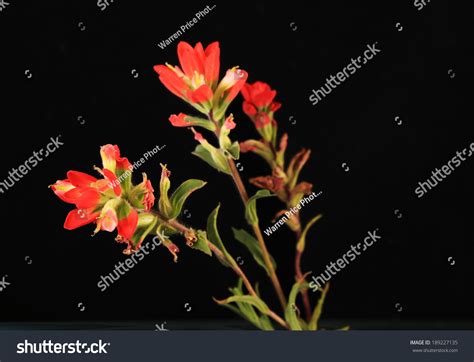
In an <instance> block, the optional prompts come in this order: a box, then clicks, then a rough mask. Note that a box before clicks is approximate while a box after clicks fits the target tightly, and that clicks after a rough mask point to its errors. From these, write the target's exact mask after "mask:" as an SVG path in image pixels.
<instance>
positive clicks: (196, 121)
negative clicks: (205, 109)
mask: <svg viewBox="0 0 474 362" xmlns="http://www.w3.org/2000/svg"><path fill="white" fill-rule="evenodd" d="M185 121H186V122H188V123H189V126H198V127H203V128H205V129H207V130H209V131H211V132H214V131H215V130H216V125H215V124H214V123H213V122H211V121H209V120H208V119H204V118H199V117H193V116H186V117H185Z"/></svg>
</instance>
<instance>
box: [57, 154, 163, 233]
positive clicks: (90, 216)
mask: <svg viewBox="0 0 474 362" xmlns="http://www.w3.org/2000/svg"><path fill="white" fill-rule="evenodd" d="M100 154H101V157H102V164H103V168H102V169H99V168H96V170H97V171H99V173H100V174H101V175H102V176H103V178H102V179H97V178H95V177H94V176H91V175H88V174H86V173H83V172H79V171H69V172H68V173H67V179H65V180H59V181H57V182H56V183H55V184H54V185H51V189H52V190H53V191H54V193H55V194H56V195H57V196H58V197H59V198H60V199H61V200H63V201H65V202H67V203H70V204H74V205H75V206H76V209H74V210H72V211H70V212H69V214H68V215H67V217H66V221H65V223H64V228H65V229H68V230H72V229H76V228H78V227H81V226H84V225H87V224H90V223H92V222H95V223H96V224H97V227H96V230H95V232H98V231H99V230H105V231H109V232H111V231H114V230H115V229H117V231H118V234H119V236H120V238H122V239H124V240H129V239H130V238H131V237H132V236H133V234H134V232H135V230H136V228H137V223H138V213H137V211H136V210H135V209H134V208H133V207H132V206H131V203H132V204H133V203H137V204H138V205H142V206H141V208H142V209H145V210H149V209H150V208H151V207H152V206H153V203H154V200H155V197H154V195H153V187H152V186H151V183H150V181H148V180H146V179H144V183H143V189H144V191H143V192H142V193H141V194H140V199H139V200H138V201H136V200H126V199H124V198H122V197H120V196H122V195H123V191H124V190H125V191H127V189H126V188H125V186H126V185H128V182H126V181H124V180H125V179H126V177H125V179H123V176H130V175H129V174H128V175H123V174H124V173H125V172H129V173H130V170H131V164H130V162H129V161H128V159H127V158H125V157H120V150H119V148H118V146H116V145H105V146H102V147H101V148H100ZM122 189H123V190H122Z"/></svg>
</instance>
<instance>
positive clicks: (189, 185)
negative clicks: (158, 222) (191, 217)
mask: <svg viewBox="0 0 474 362" xmlns="http://www.w3.org/2000/svg"><path fill="white" fill-rule="evenodd" d="M206 183H207V182H204V181H202V180H196V179H191V180H186V181H184V182H183V183H182V184H181V185H179V187H178V188H177V189H176V190H175V191H174V192H173V195H171V198H170V202H171V206H172V212H171V215H170V219H174V218H176V217H177V216H178V215H179V214H181V209H182V208H183V205H184V203H185V201H186V199H187V198H188V197H189V195H191V194H192V193H193V192H194V191H196V190H198V189H200V188H202V187H203V186H204V185H205V184H206Z"/></svg>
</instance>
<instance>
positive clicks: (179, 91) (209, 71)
mask: <svg viewBox="0 0 474 362" xmlns="http://www.w3.org/2000/svg"><path fill="white" fill-rule="evenodd" d="M178 58H179V62H180V65H181V68H180V67H178V66H175V67H172V66H171V65H169V64H166V65H155V66H154V67H153V69H154V70H155V71H156V72H157V73H158V75H159V76H160V80H161V82H162V83H163V85H164V86H165V87H166V88H168V90H169V91H170V92H172V93H173V94H175V95H176V96H178V97H180V98H182V99H184V100H186V101H187V102H189V103H191V104H194V103H197V104H204V103H207V102H210V101H211V100H212V97H213V90H214V88H215V86H216V84H217V80H218V78H219V67H220V63H219V58H220V49H219V43H218V42H214V43H212V44H210V45H208V46H207V48H206V50H204V48H203V46H202V44H201V43H197V44H196V46H195V47H194V48H193V47H192V46H191V45H189V44H188V43H186V42H180V43H179V44H178Z"/></svg>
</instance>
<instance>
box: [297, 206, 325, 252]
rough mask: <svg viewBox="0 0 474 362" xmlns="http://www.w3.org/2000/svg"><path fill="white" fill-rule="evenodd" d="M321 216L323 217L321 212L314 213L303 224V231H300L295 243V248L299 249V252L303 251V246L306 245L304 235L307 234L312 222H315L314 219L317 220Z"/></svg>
mask: <svg viewBox="0 0 474 362" xmlns="http://www.w3.org/2000/svg"><path fill="white" fill-rule="evenodd" d="M322 217H323V215H322V214H319V215H316V216H315V217H313V218H312V219H311V220H310V221H309V223H308V224H307V225H306V226H305V228H304V230H303V232H302V233H301V236H300V238H299V240H298V244H296V249H297V250H298V251H301V252H303V251H304V249H305V247H306V235H307V234H308V231H309V229H310V228H311V226H313V225H314V223H315V222H316V221H318V220H319V219H321V218H322Z"/></svg>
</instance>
